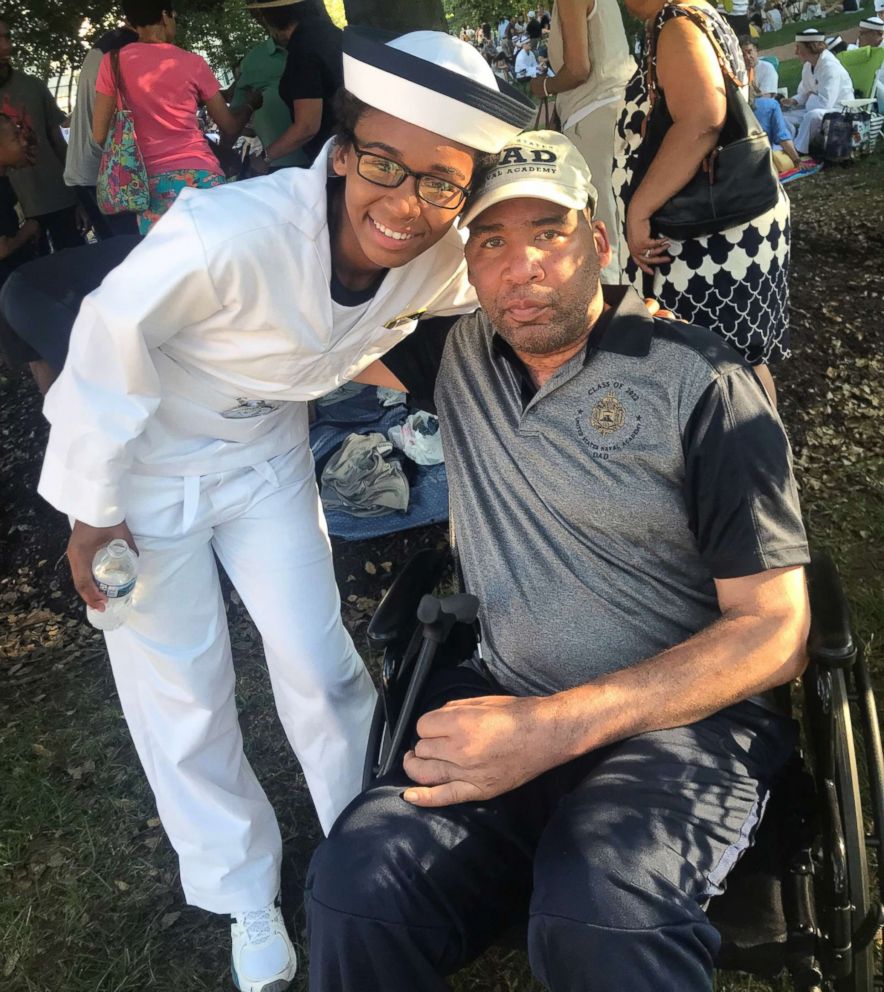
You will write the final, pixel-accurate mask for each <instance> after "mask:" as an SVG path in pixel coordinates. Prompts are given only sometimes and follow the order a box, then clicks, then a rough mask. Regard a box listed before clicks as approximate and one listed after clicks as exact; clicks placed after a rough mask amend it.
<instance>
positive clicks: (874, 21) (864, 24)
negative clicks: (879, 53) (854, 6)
mask: <svg viewBox="0 0 884 992" xmlns="http://www.w3.org/2000/svg"><path fill="white" fill-rule="evenodd" d="M859 26H860V27H861V28H865V29H866V31H884V21H882V20H881V18H880V17H867V18H866V19H865V20H864V21H860V22H859Z"/></svg>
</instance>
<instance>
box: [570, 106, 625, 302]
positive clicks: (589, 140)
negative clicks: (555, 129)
mask: <svg viewBox="0 0 884 992" xmlns="http://www.w3.org/2000/svg"><path fill="white" fill-rule="evenodd" d="M622 110H623V102H622V101H620V100H618V101H616V102H615V103H609V104H607V105H606V106H603V107H599V108H598V109H597V110H594V111H593V112H592V113H591V114H587V115H586V117H584V118H583V119H582V120H580V121H578V122H577V123H576V124H575V125H574V126H573V127H569V128H568V130H567V131H565V132H564V133H565V137H566V138H569V139H570V140H571V141H572V142H573V143H574V144H575V145H576V146H577V148H578V149H579V151H580V154H581V155H582V156H583V157H584V159H586V164H587V165H588V166H589V171H590V173H591V174H592V184H593V186H595V188H596V190H597V191H598V194H599V202H598V205H597V207H596V211H595V216H594V217H593V220H601V221H604V224H605V230H606V231H607V232H608V240H609V241H610V242H611V249H612V252H613V254H612V255H611V264H610V265H608V266H606V267H605V268H604V269H602V272H601V281H602V282H603V283H605V284H606V285H617V284H619V283H620V281H621V279H620V274H621V273H620V254H619V249H618V247H617V246H618V244H619V242H620V239H621V238H622V237H623V231H622V230H621V229H620V221H619V220H618V218H617V204H616V201H615V198H614V190H613V187H612V186H611V172H612V170H613V167H614V134H615V129H616V127H617V121H618V119H619V117H620V113H621V111H622Z"/></svg>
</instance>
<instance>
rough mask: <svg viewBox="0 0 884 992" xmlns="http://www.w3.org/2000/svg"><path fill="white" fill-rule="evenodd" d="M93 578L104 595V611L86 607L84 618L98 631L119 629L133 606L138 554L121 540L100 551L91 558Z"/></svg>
mask: <svg viewBox="0 0 884 992" xmlns="http://www.w3.org/2000/svg"><path fill="white" fill-rule="evenodd" d="M92 578H93V579H94V580H95V584H96V585H97V586H98V588H99V589H100V590H101V591H102V592H103V593H104V594H105V595H106V596H107V603H106V604H105V607H104V612H101V611H99V610H93V609H92V607H91V606H87V607H86V619H87V620H88V621H89V623H91V624H92V626H93V627H97V628H98V629H99V630H116V629H117V628H118V627H122V626H123V624H124V623H125V622H126V617H127V616H128V615H129V610H130V609H131V606H132V591H133V590H134V589H135V580H136V579H137V578H138V555H136V554H135V552H134V551H133V550H132V549H131V548H130V547H129V545H128V544H127V543H126V542H125V541H124V540H122V539H121V538H116V539H115V540H113V541H111V542H110V544H108V545H106V546H105V547H103V548H99V549H98V551H96V553H95V557H94V558H93V559H92Z"/></svg>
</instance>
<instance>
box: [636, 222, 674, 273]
mask: <svg viewBox="0 0 884 992" xmlns="http://www.w3.org/2000/svg"><path fill="white" fill-rule="evenodd" d="M626 243H627V245H628V246H629V254H630V255H631V256H632V260H633V261H634V262H635V264H636V265H637V266H638V267H639V268H640V269H641V270H642V272H646V273H647V274H648V275H649V276H650V275H653V274H654V269H653V266H655V265H665V264H666V263H667V262H671V261H672V259H671V258H670V257H669V255H667V254H666V250H667V249H668V248H669V242H668V241H667V240H666V238H652V237H651V221H650V219H649V218H647V217H642V218H637V217H635V216H633V212H632V211H631V210H630V211H629V212H628V213H627V215H626Z"/></svg>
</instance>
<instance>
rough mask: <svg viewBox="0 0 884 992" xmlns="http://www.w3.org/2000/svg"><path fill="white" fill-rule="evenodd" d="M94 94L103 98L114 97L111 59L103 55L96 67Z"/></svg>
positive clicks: (115, 90)
mask: <svg viewBox="0 0 884 992" xmlns="http://www.w3.org/2000/svg"><path fill="white" fill-rule="evenodd" d="M95 92H96V93H104V95H105V96H114V95H115V94H116V92H117V87H116V86H115V85H114V71H113V69H112V68H111V57H110V55H109V54H108V55H105V56H104V58H103V59H102V60H101V65H100V66H99V67H98V78H97V79H96V80H95Z"/></svg>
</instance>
